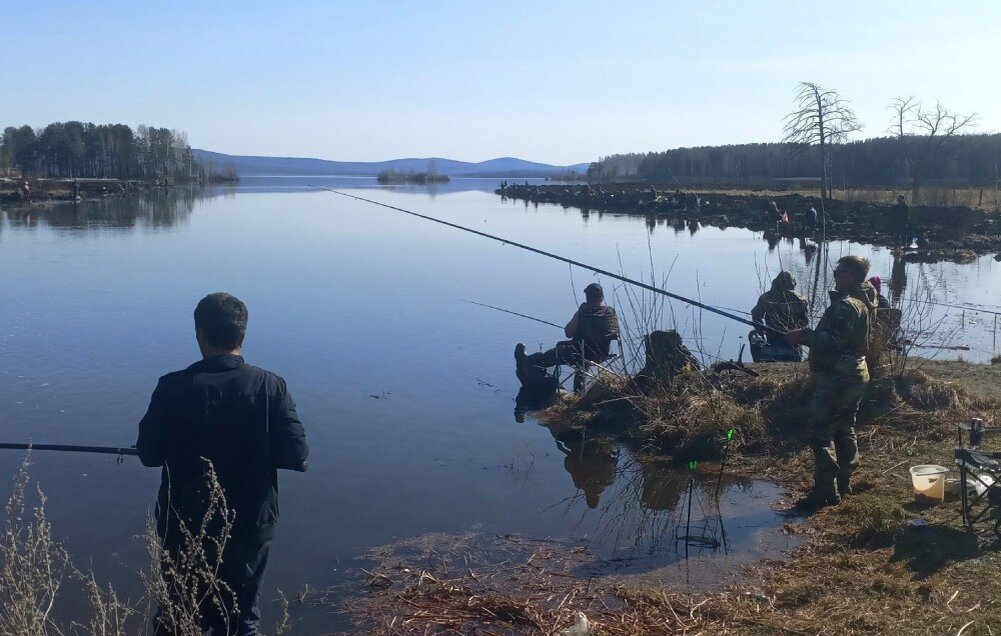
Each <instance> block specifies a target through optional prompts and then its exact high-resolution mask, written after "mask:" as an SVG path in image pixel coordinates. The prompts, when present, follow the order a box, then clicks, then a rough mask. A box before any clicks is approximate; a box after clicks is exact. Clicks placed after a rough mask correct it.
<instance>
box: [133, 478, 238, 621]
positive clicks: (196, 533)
mask: <svg viewBox="0 0 1001 636" xmlns="http://www.w3.org/2000/svg"><path fill="white" fill-rule="evenodd" d="M205 464H206V466H205V481H206V485H207V495H208V505H207V507H206V509H205V513H204V515H203V516H202V519H201V522H200V524H199V526H198V527H197V528H188V527H187V526H186V525H185V524H184V523H181V524H178V525H179V528H180V531H181V544H180V548H179V549H177V550H170V549H167V548H165V547H164V546H163V545H162V544H161V541H160V538H159V537H158V536H157V534H156V527H155V522H154V521H153V519H152V517H149V516H147V519H146V535H145V538H146V548H147V552H148V553H149V557H150V571H151V572H152V573H153V574H152V575H149V576H147V575H144V576H143V581H144V583H145V585H146V593H147V596H148V598H149V600H150V601H151V602H152V603H156V604H157V605H158V606H159V608H160V611H159V613H158V615H157V619H156V620H157V622H158V625H159V627H160V628H161V629H163V630H166V631H167V632H169V633H171V634H176V635H177V636H201V634H202V623H203V622H204V620H205V618H206V613H207V612H217V613H219V614H220V615H221V616H222V617H223V621H224V622H225V624H226V625H227V628H228V626H229V624H230V621H232V620H236V617H237V616H238V615H239V611H240V610H239V607H238V606H237V603H236V595H235V594H234V592H233V590H232V589H230V587H229V586H228V585H226V583H225V581H223V580H222V579H221V578H220V576H219V570H220V569H221V567H222V558H223V550H225V548H226V543H227V542H228V541H229V538H230V531H231V530H232V528H233V521H234V519H235V518H236V514H235V513H234V512H233V511H231V510H230V509H229V508H228V506H227V505H226V496H225V494H224V493H223V490H222V486H220V485H219V481H218V479H217V478H216V473H215V468H214V467H213V466H212V462H210V461H208V460H205Z"/></svg>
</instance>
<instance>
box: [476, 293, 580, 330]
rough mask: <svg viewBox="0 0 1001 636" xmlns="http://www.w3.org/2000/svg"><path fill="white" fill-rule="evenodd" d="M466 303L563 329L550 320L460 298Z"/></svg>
mask: <svg viewBox="0 0 1001 636" xmlns="http://www.w3.org/2000/svg"><path fill="white" fill-rule="evenodd" d="M459 300H461V301H462V302H464V303H469V304H470V305H479V306H480V307H486V308H487V309H496V310H497V311H503V312H504V313H505V314H511V315H512V316H520V317H521V318H528V319H529V320H534V321H535V322H541V323H542V324H544V325H549V326H551V327H556V328H557V329H563V327H561V326H560V325H557V324H556V323H555V322H549V321H548V320H543V319H542V318H536V317H535V316H528V315H525V314H519V313H518V312H516V311H511V310H510V309H502V308H501V307H494V306H493V305H487V304H486V303H478V302H476V301H475V300H464V299H462V298H460V299H459Z"/></svg>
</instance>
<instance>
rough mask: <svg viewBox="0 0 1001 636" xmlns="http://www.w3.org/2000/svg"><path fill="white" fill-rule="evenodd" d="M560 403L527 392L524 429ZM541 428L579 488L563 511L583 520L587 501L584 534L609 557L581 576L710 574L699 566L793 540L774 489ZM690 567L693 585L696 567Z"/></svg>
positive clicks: (580, 434)
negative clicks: (664, 571)
mask: <svg viewBox="0 0 1001 636" xmlns="http://www.w3.org/2000/svg"><path fill="white" fill-rule="evenodd" d="M554 399H555V398H554V395H553V394H552V393H550V394H546V395H533V394H529V393H526V392H524V391H522V392H521V393H519V395H518V398H517V400H516V410H515V419H516V420H517V421H518V422H524V421H525V418H526V414H527V413H528V414H530V413H531V412H532V411H533V410H534V409H536V408H544V407H545V406H548V405H551V404H552V403H553V400H554ZM541 425H542V426H544V427H545V428H546V429H547V430H548V431H549V433H550V435H552V437H553V440H554V442H555V445H556V448H557V450H558V451H559V454H560V455H562V456H563V469H564V470H565V471H566V473H567V475H568V476H569V481H570V483H571V484H572V486H573V487H574V488H575V489H576V494H575V495H573V496H571V497H569V498H567V499H565V500H564V501H563V502H561V505H562V506H564V509H565V513H566V514H568V515H569V514H574V515H576V514H580V513H579V512H577V511H579V510H580V508H578V507H577V504H578V502H580V501H583V503H584V505H585V506H586V509H587V510H588V511H591V512H590V516H589V515H587V514H584V515H582V516H581V517H580V520H579V522H578V530H579V531H580V532H584V533H585V534H586V535H587V537H588V539H589V541H590V542H591V547H592V549H593V550H594V551H595V553H596V554H601V555H604V558H602V559H599V560H598V561H596V562H594V563H592V564H589V565H588V566H587V567H586V570H587V571H586V572H581V573H580V574H583V575H587V576H600V575H603V574H608V573H609V572H610V571H616V572H621V571H622V570H628V571H629V572H633V573H640V572H648V571H652V570H655V569H657V568H660V567H662V566H663V565H665V564H666V563H674V562H678V563H680V562H683V561H687V560H688V559H693V561H695V563H694V564H693V565H692V567H693V568H694V569H696V570H698V569H699V568H702V567H703V566H702V565H699V564H698V560H699V559H715V558H717V557H719V556H729V555H731V549H733V548H735V547H736V548H737V549H740V550H742V551H744V553H743V554H742V557H746V556H747V554H748V553H758V551H759V550H761V551H767V550H774V549H776V548H781V547H784V546H786V545H787V538H786V537H784V536H783V535H782V534H781V533H779V532H776V531H775V529H776V528H778V527H779V526H781V524H782V518H781V516H780V515H779V514H777V513H776V512H774V511H772V510H771V508H770V504H771V502H772V501H774V500H775V499H776V498H777V496H778V489H777V487H775V486H773V485H771V484H768V483H765V482H760V481H755V480H750V479H747V478H744V477H739V476H734V475H730V474H727V473H725V472H723V471H721V472H718V473H717V472H715V471H713V470H710V471H709V472H708V473H706V472H703V471H697V472H690V471H688V470H685V469H684V468H679V467H678V466H676V465H674V464H672V463H669V462H667V461H665V460H663V459H656V458H650V457H646V456H644V455H642V454H641V453H638V452H637V451H636V450H635V449H633V448H632V447H631V446H630V445H628V444H625V443H622V442H619V441H617V440H616V439H615V438H614V437H612V436H609V435H605V434H601V433H600V432H598V431H593V430H587V429H586V428H584V427H582V426H579V425H574V424H568V423H562V422H558V421H556V422H552V421H550V422H543V423H541ZM738 511H739V512H738ZM651 556H657V557H658V558H656V559H651V558H650V557H651ZM703 565H704V564H703ZM731 565H732V564H731ZM683 567H684V568H685V576H686V578H687V577H688V576H689V574H690V572H689V571H688V568H689V565H687V564H686V565H684V566H683ZM728 567H729V566H724V565H723V564H721V563H720V564H716V565H714V566H712V567H711V568H709V570H710V571H709V572H708V573H707V572H703V573H701V574H698V576H697V578H698V579H699V582H701V583H708V582H710V581H717V580H719V579H721V578H722V577H724V576H725V575H726V573H727V572H728V571H729V570H728V569H727V568H728Z"/></svg>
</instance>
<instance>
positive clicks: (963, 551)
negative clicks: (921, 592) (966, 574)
mask: <svg viewBox="0 0 1001 636" xmlns="http://www.w3.org/2000/svg"><path fill="white" fill-rule="evenodd" d="M981 554H982V551H981V549H980V547H979V546H978V544H977V537H976V535H973V534H970V533H969V532H966V531H965V530H963V529H961V528H954V527H950V526H943V525H933V526H927V527H924V528H915V527H911V526H907V527H906V528H904V530H903V531H902V532H901V533H900V536H898V537H897V540H896V542H895V543H894V546H893V557H892V558H891V561H900V562H903V563H904V564H905V565H906V567H907V569H908V570H910V571H911V572H914V574H915V575H916V577H917V578H919V579H923V578H926V577H928V576H931V575H932V574H935V573H936V572H938V571H939V570H940V569H942V567H944V566H945V565H948V564H949V563H953V562H956V561H966V560H969V559H974V558H977V557H979V556H980V555H981Z"/></svg>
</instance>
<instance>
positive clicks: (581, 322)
mask: <svg viewBox="0 0 1001 636" xmlns="http://www.w3.org/2000/svg"><path fill="white" fill-rule="evenodd" d="M584 298H585V301H584V303H583V304H581V306H580V308H579V309H578V310H577V311H576V312H575V313H574V315H573V317H572V318H571V319H570V322H568V323H567V324H566V327H564V329H563V330H564V332H565V333H566V336H567V338H570V340H563V341H560V342H557V343H556V346H555V347H553V348H552V349H550V350H548V351H541V352H539V353H533V354H531V355H526V354H525V345H524V344H522V343H520V342H519V343H518V345H517V346H516V347H515V348H514V359H515V364H516V373H517V375H518V379H519V380H521V384H522V386H523V387H526V388H527V387H535V386H540V385H546V384H549V385H550V386H552V388H556V387H555V384H553V383H552V376H550V375H549V374H548V373H547V372H546V369H548V368H549V367H554V366H556V365H558V364H569V365H573V366H575V367H579V366H583V365H584V364H585V363H586V362H599V363H600V362H604V361H605V360H607V359H608V357H609V346H610V345H611V343H612V340H616V339H618V337H619V319H618V317H617V316H616V315H615V310H614V309H612V308H611V307H609V306H608V305H606V304H605V292H604V290H603V289H602V288H601V285H599V284H598V283H591V284H590V285H588V286H587V287H585V288H584Z"/></svg>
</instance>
